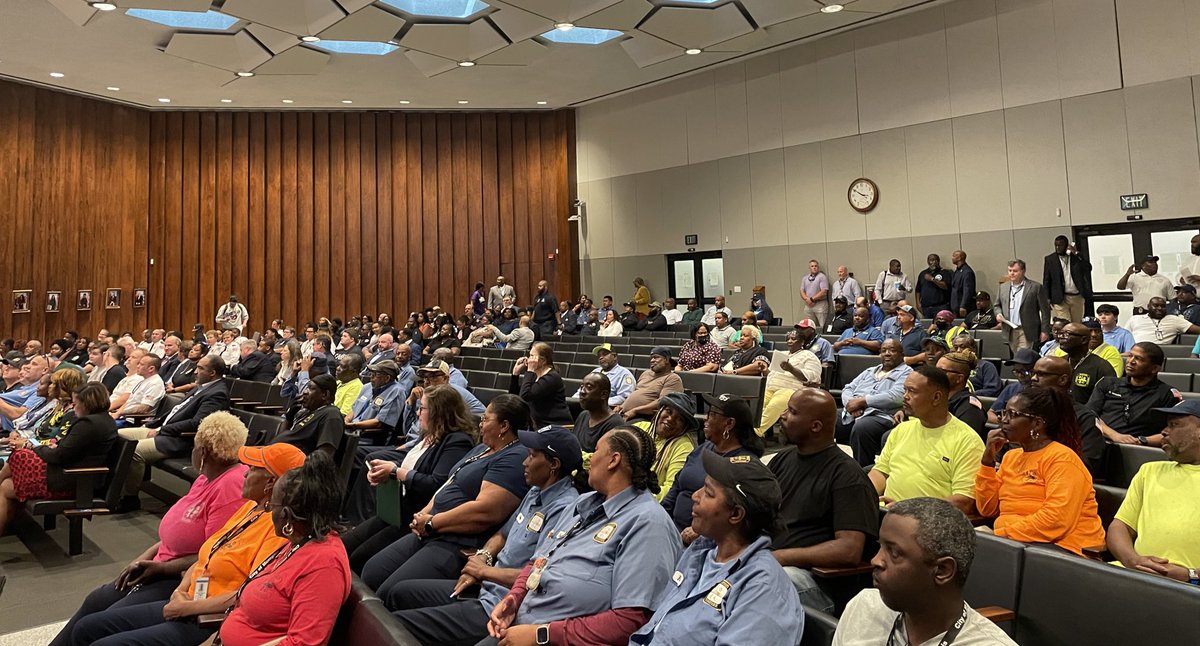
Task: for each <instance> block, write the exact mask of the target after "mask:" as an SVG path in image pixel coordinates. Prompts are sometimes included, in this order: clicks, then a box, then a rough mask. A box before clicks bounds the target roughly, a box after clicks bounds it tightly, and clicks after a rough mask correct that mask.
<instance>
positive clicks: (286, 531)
mask: <svg viewBox="0 0 1200 646" xmlns="http://www.w3.org/2000/svg"><path fill="white" fill-rule="evenodd" d="M293 531H295V528H294V527H292V521H290V520H289V521H288V522H286V523H284V524H283V533H284V535H286V536H291V535H292V532H293Z"/></svg>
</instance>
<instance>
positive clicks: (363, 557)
mask: <svg viewBox="0 0 1200 646" xmlns="http://www.w3.org/2000/svg"><path fill="white" fill-rule="evenodd" d="M411 533H412V530H410V529H408V528H407V527H396V526H395V525H389V524H388V523H386V522H384V521H383V520H381V519H380V518H379V517H378V516H374V517H372V518H368V519H367V521H366V522H364V523H360V524H359V525H358V526H357V527H355V528H354V529H352V530H350V531H349V532H347V533H346V534H345V535H344V536H343V537H342V545H344V546H345V547H346V554H349V555H350V569H351V570H353V571H354V572H355V573H357V574H362V571H363V566H365V565H366V564H367V561H369V560H371V557H372V556H375V555H376V554H378V553H380V552H382V551H383V550H384V548H386V547H387V546H389V545H391V544H392V543H395V542H396V541H398V540H400V539H402V538H404V537H405V535H407V534H411Z"/></svg>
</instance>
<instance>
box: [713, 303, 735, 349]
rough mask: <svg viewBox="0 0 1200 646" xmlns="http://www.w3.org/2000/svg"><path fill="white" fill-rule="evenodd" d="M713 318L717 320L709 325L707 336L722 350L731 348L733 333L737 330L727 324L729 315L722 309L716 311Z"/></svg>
mask: <svg viewBox="0 0 1200 646" xmlns="http://www.w3.org/2000/svg"><path fill="white" fill-rule="evenodd" d="M713 318H715V319H716V320H717V322H716V323H715V324H713V325H712V326H710V327H709V329H708V336H709V338H710V339H711V340H712V342H713V343H715V344H717V347H719V348H721V349H722V350H729V349H732V348H733V347H734V346H733V335H734V333H736V332H737V330H736V329H735V328H734V327H733V326H732V325H730V324H729V315H728V314H726V313H725V312H724V311H717V313H716V314H715V315H713Z"/></svg>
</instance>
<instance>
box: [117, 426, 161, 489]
mask: <svg viewBox="0 0 1200 646" xmlns="http://www.w3.org/2000/svg"><path fill="white" fill-rule="evenodd" d="M153 430H157V429H153V428H123V429H121V430H119V431H117V433H118V434H119V435H120V436H121V437H123V438H125V439H127V440H137V449H135V450H134V452H133V462H132V463H130V465H129V479H127V480H126V481H125V495H126V496H136V495H138V490H139V489H140V488H141V486H142V478H143V477H145V475H146V467H147V466H149V465H151V464H154V463H155V462H158V461H159V460H162V459H163V458H165V457H167V456H166V454H164V453H160V452H159V450H158V447H157V446H155V445H154V438H152V437H147V436H148V435H150V431H153Z"/></svg>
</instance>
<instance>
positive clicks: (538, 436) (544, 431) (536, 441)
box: [517, 426, 583, 476]
mask: <svg viewBox="0 0 1200 646" xmlns="http://www.w3.org/2000/svg"><path fill="white" fill-rule="evenodd" d="M517 439H519V440H520V441H521V445H522V446H525V447H527V448H531V449H537V450H538V451H541V452H543V453H545V454H546V455H547V456H550V457H553V458H558V459H559V461H560V462H562V465H563V473H562V474H561V475H563V476H569V475H571V474H572V473H575V471H576V470H577V469H579V467H582V466H583V453H582V449H581V448H580V447H579V440H578V439H577V438H576V437H575V434H574V433H572V432H571V431H568V430H567V429H565V428H563V427H561V426H543V427H541V428H539V429H537V430H536V431H517Z"/></svg>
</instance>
